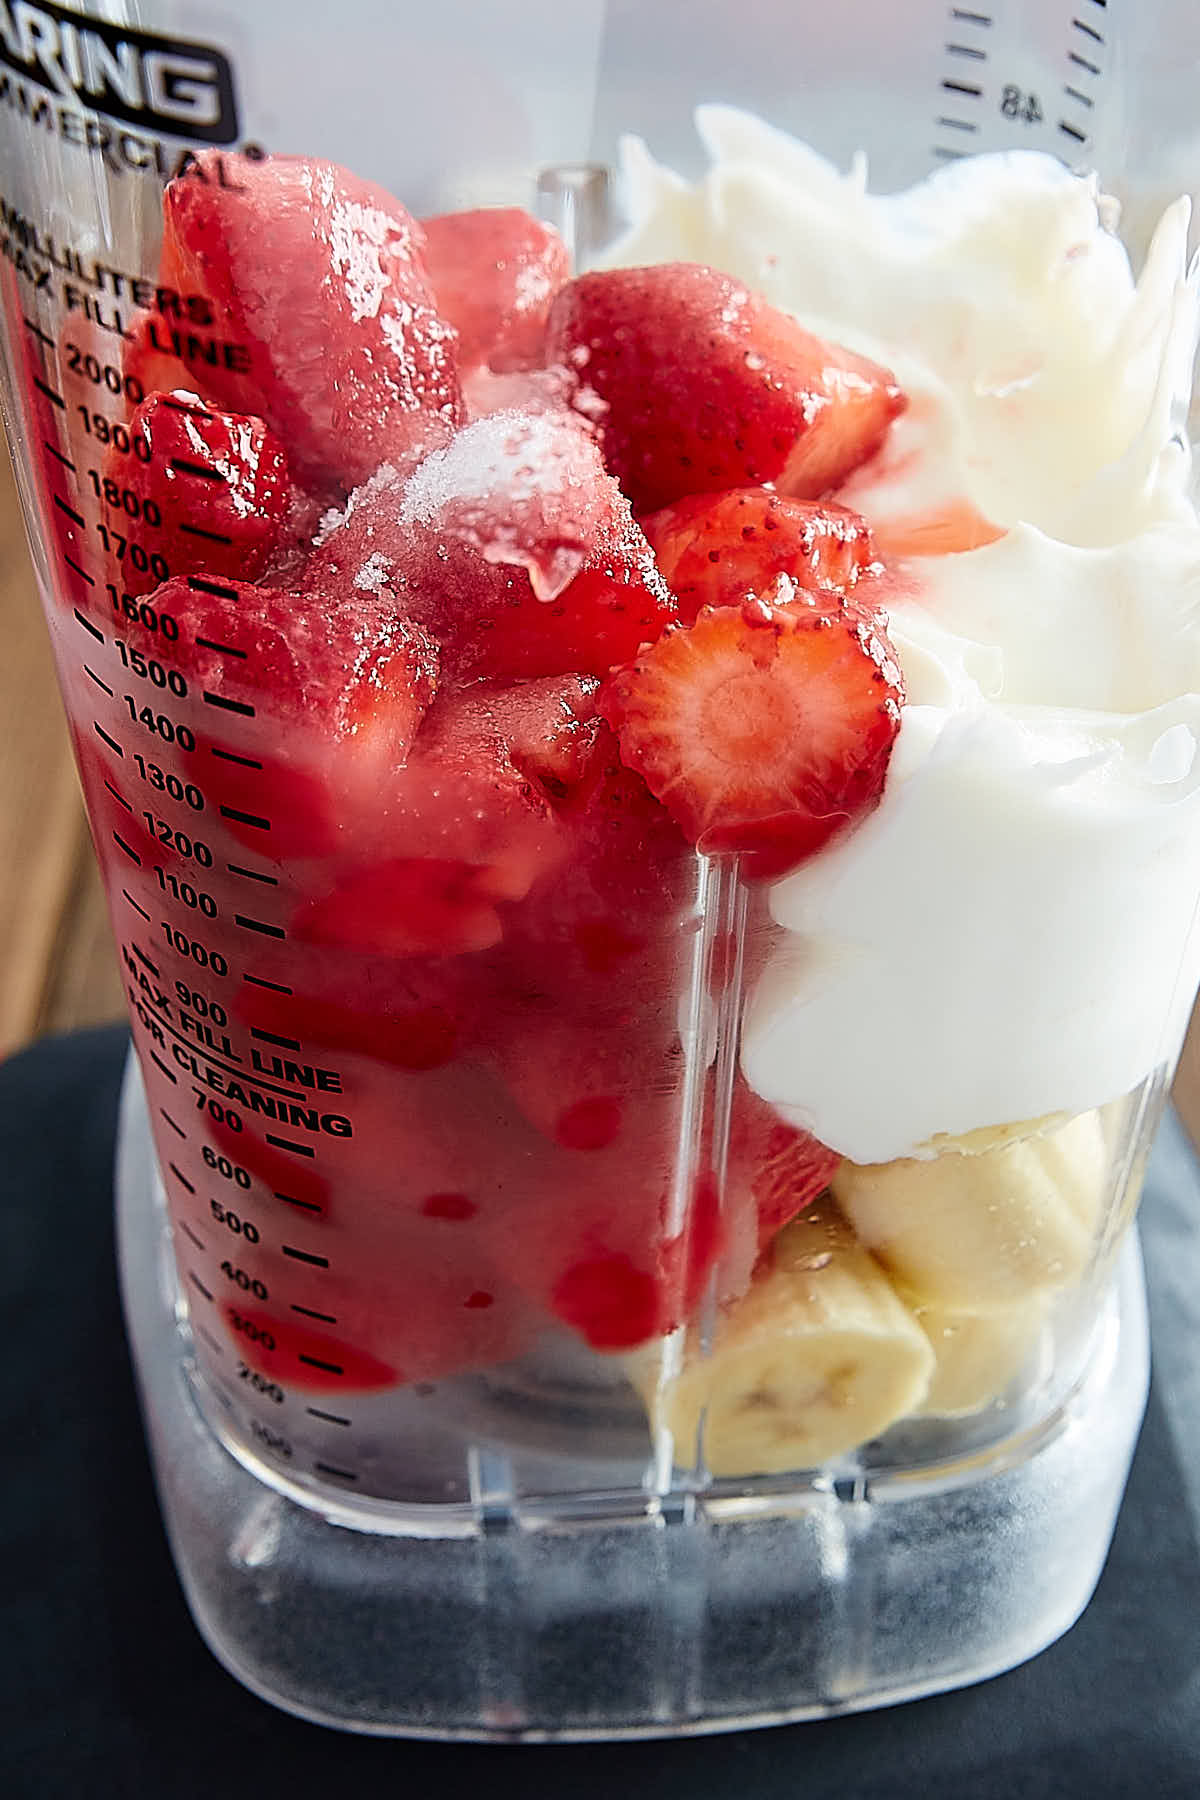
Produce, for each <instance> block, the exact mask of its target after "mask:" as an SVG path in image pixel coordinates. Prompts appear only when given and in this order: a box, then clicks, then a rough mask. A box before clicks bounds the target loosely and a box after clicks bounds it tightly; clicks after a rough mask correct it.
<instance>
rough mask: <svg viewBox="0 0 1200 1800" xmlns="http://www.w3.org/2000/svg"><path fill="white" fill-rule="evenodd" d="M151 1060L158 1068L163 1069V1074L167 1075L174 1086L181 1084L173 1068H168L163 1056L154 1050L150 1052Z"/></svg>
mask: <svg viewBox="0 0 1200 1800" xmlns="http://www.w3.org/2000/svg"><path fill="white" fill-rule="evenodd" d="M150 1061H151V1062H152V1063H154V1064H155V1066H156V1067H157V1068H160V1069H161V1070H162V1072H163V1074H164V1075H165V1076H166V1078H167V1080H168V1081H169V1082H170V1083H171V1086H172V1087H178V1086H179V1081H178V1079H177V1077H176V1076H175V1074H174V1072H173V1071H172V1070H171V1069H168V1067H167V1065H166V1063H165V1062H164V1061H163V1060H162V1057H161V1056H156V1055H155V1053H154V1051H153V1050H152V1051H151V1052H150Z"/></svg>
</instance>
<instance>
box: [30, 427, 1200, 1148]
mask: <svg viewBox="0 0 1200 1800" xmlns="http://www.w3.org/2000/svg"><path fill="white" fill-rule="evenodd" d="M0 645H2V646H3V653H2V654H0V721H3V730H2V732H0V1057H2V1056H6V1055H8V1054H9V1053H10V1052H12V1051H13V1050H15V1049H18V1048H19V1047H20V1046H21V1045H22V1044H24V1043H28V1042H29V1041H30V1040H31V1039H33V1038H35V1037H40V1036H41V1035H43V1034H44V1033H47V1032H52V1031H67V1030H70V1029H71V1028H73V1027H75V1026H79V1025H94V1024H101V1023H103V1022H105V1021H107V1020H112V1019H119V1018H122V1017H123V1016H124V1004H123V986H122V981H121V976H120V972H119V969H118V965H117V959H116V953H115V951H114V949H113V943H112V937H111V934H110V931H109V924H108V914H107V912H106V910H105V905H104V896H103V892H102V890H101V887H100V881H99V877H98V875H97V872H96V866H95V862H94V860H93V857H92V849H91V843H90V840H89V838H88V833H87V826H86V824H85V821H84V815H83V805H82V801H81V799H80V796H79V788H78V785H77V783H76V780H75V772H74V765H73V763H72V761H71V751H70V746H69V743H68V740H67V733H66V726H65V723H64V720H63V711H62V704H61V702H60V700H59V697H58V689H57V687H56V685H55V680H54V669H53V665H52V662H51V657H50V647H49V643H48V641H47V638H46V633H45V629H44V627H43V624H42V618H41V610H40V606H39V602H38V597H37V589H36V586H35V584H34V579H33V571H32V569H31V567H30V563H29V552H28V548H27V546H26V542H25V534H24V530H23V528H22V525H21V519H20V512H19V509H18V505H17V497H16V491H15V489H14V486H13V480H12V471H11V468H10V466H9V462H8V456H7V453H6V452H4V451H3V450H0ZM1175 1100H1176V1103H1177V1105H1178V1106H1179V1109H1180V1112H1181V1114H1182V1115H1183V1118H1184V1120H1185V1123H1186V1124H1187V1126H1188V1129H1189V1131H1190V1132H1191V1134H1192V1136H1193V1138H1194V1139H1196V1141H1197V1142H1200V1009H1198V1015H1197V1017H1194V1018H1193V1023H1192V1030H1191V1033H1190V1035H1189V1038H1188V1042H1187V1045H1186V1046H1185V1049H1184V1054H1183V1059H1182V1061H1181V1063H1180V1067H1179V1074H1178V1076H1177V1077H1176V1083H1175Z"/></svg>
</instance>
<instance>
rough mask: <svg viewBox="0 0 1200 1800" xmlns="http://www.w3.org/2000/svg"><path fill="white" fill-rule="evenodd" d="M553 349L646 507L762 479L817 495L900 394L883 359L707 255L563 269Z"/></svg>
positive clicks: (550, 358) (871, 442)
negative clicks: (569, 273)
mask: <svg viewBox="0 0 1200 1800" xmlns="http://www.w3.org/2000/svg"><path fill="white" fill-rule="evenodd" d="M546 361H547V362H548V363H558V364H561V365H563V366H564V367H566V368H567V369H570V370H573V371H574V373H575V376H576V379H577V381H578V389H577V393H576V398H575V405H576V407H577V408H578V409H579V410H580V411H581V412H582V413H583V414H584V416H585V417H586V418H588V419H589V420H592V421H594V422H595V423H596V426H597V430H598V432H599V436H600V441H601V444H602V447H603V450H604V460H605V463H606V465H607V467H608V468H609V469H610V471H611V472H612V473H613V474H614V475H615V476H616V478H617V480H618V481H619V482H620V484H621V487H622V488H623V490H624V491H625V493H626V494H627V495H628V496H629V498H630V500H631V501H632V502H633V506H634V510H635V511H636V512H638V513H642V512H648V511H652V510H654V509H655V508H657V507H662V506H666V505H668V504H669V503H670V502H672V501H674V500H678V499H679V498H680V497H681V496H682V495H684V494H700V493H712V492H713V491H714V490H717V489H721V488H737V487H745V486H747V485H750V484H754V483H760V482H764V481H770V482H774V483H776V485H777V486H778V487H779V488H780V490H781V491H782V492H786V493H792V494H797V495H800V496H804V497H808V498H815V497H817V496H819V495H821V494H823V493H826V492H827V491H828V490H829V489H831V488H833V487H835V486H836V485H837V483H838V482H839V481H841V480H842V479H844V477H845V476H846V475H848V474H849V473H850V471H851V470H852V469H854V468H856V467H857V466H858V464H859V463H861V462H864V461H865V460H866V459H867V457H869V456H870V455H871V454H872V453H873V452H874V451H875V450H876V449H877V448H878V447H879V445H880V443H881V442H882V440H883V437H884V435H885V433H886V431H887V428H888V425H889V424H890V423H891V420H892V419H893V418H894V417H895V415H896V414H897V413H898V412H899V411H900V410H901V408H902V407H903V405H904V400H903V396H902V395H901V393H900V391H899V389H898V388H897V387H896V385H895V382H894V380H893V378H892V376H891V375H890V374H889V372H888V371H887V370H886V369H882V368H879V367H877V366H876V365H875V364H873V363H869V362H867V361H866V360H865V359H864V358H862V357H857V356H854V355H853V354H851V353H850V352H849V351H846V350H843V349H841V348H840V347H838V346H837V345H834V344H828V343H825V342H824V341H823V340H822V339H820V338H817V337H814V336H813V335H812V333H811V332H807V331H804V330H803V329H802V328H801V327H800V326H799V325H798V324H797V323H796V321H795V320H794V319H792V318H790V317H789V316H788V315H787V314H786V313H782V312H779V311H777V309H776V308H775V307H773V306H770V305H768V303H767V302H766V301H765V300H763V299H762V298H761V297H760V296H759V295H757V294H753V293H751V292H750V290H749V289H748V288H745V287H743V286H742V285H741V283H740V282H737V281H734V280H732V279H731V278H730V277H729V276H727V275H722V274H719V273H718V272H717V271H716V270H715V269H709V268H706V267H704V266H703V265H701V264H699V263H663V264H659V265H657V266H656V267H653V268H644V269H613V270H606V271H598V272H595V273H593V274H589V275H582V276H579V277H578V278H577V279H576V280H574V281H571V282H568V284H567V286H566V287H565V288H563V289H562V291H561V293H560V294H559V295H558V298H557V299H556V300H555V302H554V305H553V307H552V309H551V313H550V319H549V322H548V325H547V333H546Z"/></svg>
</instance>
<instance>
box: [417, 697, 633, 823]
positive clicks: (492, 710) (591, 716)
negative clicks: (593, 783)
mask: <svg viewBox="0 0 1200 1800" xmlns="http://www.w3.org/2000/svg"><path fill="white" fill-rule="evenodd" d="M599 688H600V681H599V677H598V676H595V675H548V676H543V677H542V678H541V679H540V680H538V681H521V682H517V683H515V684H514V685H513V686H511V687H499V686H492V685H490V684H478V685H476V686H472V687H469V688H467V689H466V690H465V691H464V693H463V694H462V696H461V698H458V699H455V700H453V701H452V702H448V703H446V704H445V705H443V706H441V707H439V708H438V709H437V712H436V714H435V715H434V716H432V717H431V718H430V721H429V725H428V727H427V729H426V732H425V734H424V739H423V742H424V743H425V744H427V745H428V744H431V743H433V742H435V741H437V740H438V739H439V738H441V739H443V740H445V739H451V740H453V739H454V738H459V739H460V740H462V739H463V738H464V735H465V736H466V737H467V738H469V737H472V736H475V735H478V737H479V738H480V739H482V740H486V741H487V742H488V743H490V744H491V745H493V746H497V747H502V750H503V754H504V755H505V756H506V757H507V760H508V761H509V762H510V763H511V764H512V766H513V768H514V769H516V770H517V771H518V772H519V773H520V774H522V775H524V776H526V777H528V779H529V780H530V781H534V782H537V783H538V785H539V786H540V787H541V789H542V790H543V791H544V792H545V793H546V794H547V795H548V796H549V797H550V798H551V799H552V800H556V801H562V800H565V799H566V798H567V796H568V795H569V794H570V793H571V792H572V790H573V789H575V788H577V787H578V785H579V784H580V782H582V781H583V779H584V777H585V776H586V774H587V773H588V771H589V770H590V768H591V765H592V759H593V757H594V754H595V747H596V741H597V738H598V736H599V733H600V732H601V730H603V729H604V727H603V725H602V723H601V720H600V719H599V717H598V716H597V713H596V695H597V693H598V692H599Z"/></svg>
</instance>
